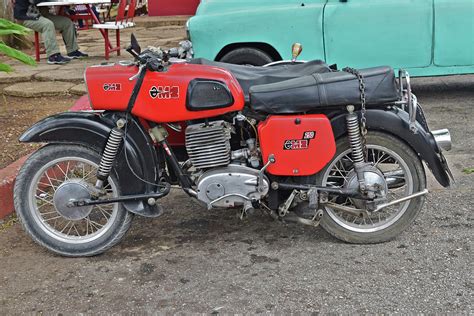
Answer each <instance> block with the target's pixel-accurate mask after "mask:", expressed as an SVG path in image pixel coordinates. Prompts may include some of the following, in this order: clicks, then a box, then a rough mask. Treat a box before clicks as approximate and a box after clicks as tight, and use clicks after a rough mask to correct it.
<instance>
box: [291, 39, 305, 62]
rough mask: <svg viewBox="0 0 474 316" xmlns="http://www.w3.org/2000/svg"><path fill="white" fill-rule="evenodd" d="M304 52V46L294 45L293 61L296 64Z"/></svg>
mask: <svg viewBox="0 0 474 316" xmlns="http://www.w3.org/2000/svg"><path fill="white" fill-rule="evenodd" d="M302 51H303V45H301V44H300V43H294V44H293V46H291V55H292V56H293V57H292V59H291V61H292V62H295V61H296V59H297V58H298V56H299V55H301V52H302Z"/></svg>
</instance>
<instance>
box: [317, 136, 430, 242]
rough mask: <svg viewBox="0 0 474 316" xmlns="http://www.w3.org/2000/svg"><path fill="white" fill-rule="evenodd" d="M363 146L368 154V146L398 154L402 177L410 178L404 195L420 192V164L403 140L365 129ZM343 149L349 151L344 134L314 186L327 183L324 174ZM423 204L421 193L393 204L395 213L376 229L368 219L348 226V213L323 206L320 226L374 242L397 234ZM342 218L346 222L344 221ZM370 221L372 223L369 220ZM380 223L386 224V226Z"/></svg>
mask: <svg viewBox="0 0 474 316" xmlns="http://www.w3.org/2000/svg"><path fill="white" fill-rule="evenodd" d="M367 146H368V148H369V157H370V148H371V147H372V148H385V149H387V150H391V151H392V152H393V154H394V155H395V156H398V157H397V159H400V160H401V161H400V166H402V165H404V166H405V167H404V168H405V169H407V170H406V172H405V173H404V175H405V177H406V178H405V182H406V183H409V181H411V185H410V186H411V188H409V189H405V190H407V191H409V192H408V193H406V195H409V194H413V193H416V192H419V191H422V190H424V189H425V188H426V177H425V171H424V168H423V165H422V164H421V161H420V159H419V158H418V156H417V155H416V153H415V152H414V151H413V150H412V149H411V148H410V147H409V146H408V145H406V144H405V143H404V142H402V141H401V140H399V139H398V138H396V137H394V136H392V135H389V134H385V133H380V132H373V131H369V133H368V134H367ZM347 151H350V146H349V142H348V140H347V137H344V138H342V139H339V140H338V141H337V150H336V154H335V156H334V159H333V160H332V161H331V162H330V163H329V164H328V165H327V166H326V167H325V168H324V169H323V170H322V171H321V172H319V173H318V175H317V176H316V184H317V185H322V186H325V185H326V184H327V183H326V182H327V180H328V176H329V175H328V173H329V174H330V170H329V169H330V168H332V167H333V166H334V165H335V163H337V162H336V160H339V159H341V158H343V156H341V155H343V154H344V153H345V152H346V153H347ZM409 177H410V178H411V180H410V179H409ZM407 188H408V187H407ZM423 203H424V197H423V196H422V197H418V198H415V199H412V200H410V201H409V202H405V203H401V204H399V206H396V207H398V208H399V211H398V212H399V213H396V212H397V211H395V212H394V215H393V219H392V220H391V221H389V218H390V217H388V218H387V223H386V224H383V222H381V224H380V226H379V227H378V228H375V227H370V223H369V222H367V225H361V226H360V227H357V225H351V223H350V221H351V220H352V219H351V218H350V216H349V217H347V216H346V215H341V216H340V215H337V214H336V212H335V211H333V210H331V209H329V208H327V207H325V208H324V216H323V218H322V220H321V226H322V227H323V228H324V229H325V230H326V231H327V232H328V233H329V234H331V235H332V236H334V237H336V238H337V239H340V240H342V241H345V242H349V243H357V244H374V243H381V242H386V241H389V240H392V239H394V238H395V237H397V236H398V235H400V234H401V233H402V232H403V231H404V230H406V229H407V228H408V227H409V226H410V225H411V224H412V223H413V221H414V220H415V219H416V218H417V216H418V215H419V214H420V212H421V209H422V206H423ZM381 212H382V211H381ZM375 217H376V216H374V220H376V218H375ZM345 218H346V219H347V221H345ZM364 223H365V221H364ZM375 223H377V222H375ZM372 224H374V223H373V222H372ZM384 225H386V227H385V226H384Z"/></svg>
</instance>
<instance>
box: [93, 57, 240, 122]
mask: <svg viewBox="0 0 474 316" xmlns="http://www.w3.org/2000/svg"><path fill="white" fill-rule="evenodd" d="M137 72H138V68H137V67H136V66H135V65H120V64H112V65H103V66H93V67H89V68H87V70H86V74H85V76H86V84H87V88H88V91H89V96H90V100H91V104H92V108H93V109H94V110H110V111H125V110H126V109H127V106H128V102H129V100H130V96H131V94H132V91H133V87H134V86H135V84H136V82H137V79H136V78H135V79H134V80H130V78H131V77H133V76H134V75H135V74H136V73H137ZM244 104H245V100H244V94H243V91H242V88H241V87H240V85H239V83H238V82H237V80H236V79H235V78H234V77H233V76H232V74H231V73H230V72H228V71H227V70H225V69H221V68H218V67H213V66H205V65H194V64H187V63H184V64H173V65H171V66H169V67H167V68H165V70H164V71H161V72H153V71H147V73H146V75H145V78H144V80H143V84H142V86H141V89H140V92H139V94H138V96H137V99H136V101H135V105H134V107H133V110H132V114H134V115H136V116H138V117H140V118H144V119H147V120H150V121H153V122H158V123H159V122H178V121H186V120H194V119H200V118H207V117H214V116H219V115H222V114H225V113H228V112H234V111H240V110H242V109H243V107H244Z"/></svg>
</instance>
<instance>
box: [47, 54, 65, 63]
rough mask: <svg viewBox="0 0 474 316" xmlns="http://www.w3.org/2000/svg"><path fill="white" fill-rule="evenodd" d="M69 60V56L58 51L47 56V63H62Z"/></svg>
mask: <svg viewBox="0 0 474 316" xmlns="http://www.w3.org/2000/svg"><path fill="white" fill-rule="evenodd" d="M70 61H71V58H67V57H64V56H62V55H61V54H60V53H56V54H53V55H51V56H49V57H48V64H51V65H62V64H66V63H68V62H70Z"/></svg>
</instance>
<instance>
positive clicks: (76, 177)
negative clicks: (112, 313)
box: [14, 144, 133, 257]
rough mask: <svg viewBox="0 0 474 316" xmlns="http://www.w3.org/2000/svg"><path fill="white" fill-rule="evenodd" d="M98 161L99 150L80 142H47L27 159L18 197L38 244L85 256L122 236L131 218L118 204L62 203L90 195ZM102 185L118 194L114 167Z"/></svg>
mask: <svg viewBox="0 0 474 316" xmlns="http://www.w3.org/2000/svg"><path fill="white" fill-rule="evenodd" d="M99 162H100V155H99V154H98V153H97V152H95V151H94V150H92V149H89V148H86V147H84V146H80V145H60V144H53V145H47V146H45V147H42V148H40V149H39V150H38V151H36V152H35V153H33V154H32V155H31V156H30V157H29V158H28V160H27V161H26V162H25V164H24V165H23V167H22V168H21V170H20V172H19V174H18V177H17V179H16V183H15V188H14V201H15V209H16V212H17V214H18V217H19V219H20V221H21V223H22V225H23V227H24V229H25V231H26V232H27V233H28V235H30V236H31V237H32V238H33V240H34V241H35V242H37V243H38V244H40V245H41V246H43V247H45V248H47V249H48V250H50V251H52V252H54V253H56V254H59V255H62V256H68V257H82V256H94V255H97V254H100V253H103V252H105V251H106V250H108V249H109V248H111V247H112V246H114V245H115V244H117V243H118V242H119V241H120V240H121V239H122V238H123V236H124V235H125V233H126V232H127V231H128V229H129V228H130V225H131V222H132V218H133V216H132V214H130V213H129V212H127V211H126V210H125V209H124V208H123V206H122V205H120V204H119V203H113V204H106V205H100V206H89V207H87V206H85V207H73V208H69V207H66V206H64V205H65V204H64V203H65V202H64V201H68V200H69V199H70V198H89V195H88V194H89V193H88V192H90V191H89V189H90V188H91V187H92V186H93V185H94V184H95V181H96V180H97V178H96V171H97V168H98V165H99ZM104 189H105V190H106V192H107V196H108V197H112V196H119V195H120V187H119V182H118V178H117V175H116V174H115V173H114V172H113V171H112V173H111V175H110V176H109V178H108V180H107V181H106V182H105V185H104ZM61 201H62V202H61ZM61 203H63V204H61Z"/></svg>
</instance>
